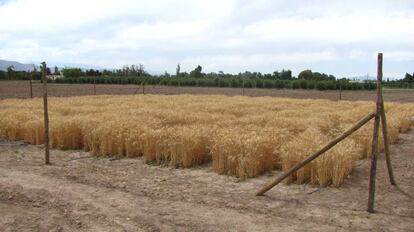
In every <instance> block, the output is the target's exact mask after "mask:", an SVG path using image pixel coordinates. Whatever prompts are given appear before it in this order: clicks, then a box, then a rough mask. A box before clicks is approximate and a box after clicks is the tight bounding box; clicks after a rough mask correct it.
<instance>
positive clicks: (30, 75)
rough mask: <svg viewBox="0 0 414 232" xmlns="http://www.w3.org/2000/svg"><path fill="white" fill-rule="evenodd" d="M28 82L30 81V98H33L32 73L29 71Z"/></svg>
mask: <svg viewBox="0 0 414 232" xmlns="http://www.w3.org/2000/svg"><path fill="white" fill-rule="evenodd" d="M29 77H30V79H29V82H30V98H33V86H32V78H33V74H32V73H31V72H30V74H29Z"/></svg>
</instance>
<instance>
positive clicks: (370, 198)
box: [367, 53, 383, 213]
mask: <svg viewBox="0 0 414 232" xmlns="http://www.w3.org/2000/svg"><path fill="white" fill-rule="evenodd" d="M381 82H382V53H378V70H377V104H376V113H375V121H374V132H373V136H372V155H371V171H370V176H369V190H368V209H367V211H368V212H369V213H373V212H374V201H375V178H376V174H377V157H378V131H379V123H380V119H381V109H382V105H383V103H382V86H381Z"/></svg>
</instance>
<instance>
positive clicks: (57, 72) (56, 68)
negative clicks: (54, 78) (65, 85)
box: [53, 66, 60, 75]
mask: <svg viewBox="0 0 414 232" xmlns="http://www.w3.org/2000/svg"><path fill="white" fill-rule="evenodd" d="M59 74H60V73H59V69H58V67H57V66H55V71H54V72H53V75H59Z"/></svg>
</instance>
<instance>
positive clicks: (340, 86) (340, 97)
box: [339, 82, 342, 101]
mask: <svg viewBox="0 0 414 232" xmlns="http://www.w3.org/2000/svg"><path fill="white" fill-rule="evenodd" d="M341 100H342V83H341V82H339V101H341Z"/></svg>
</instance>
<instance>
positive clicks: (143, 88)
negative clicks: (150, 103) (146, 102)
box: [142, 82, 145, 95]
mask: <svg viewBox="0 0 414 232" xmlns="http://www.w3.org/2000/svg"><path fill="white" fill-rule="evenodd" d="M142 94H143V95H144V94H145V82H142Z"/></svg>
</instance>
